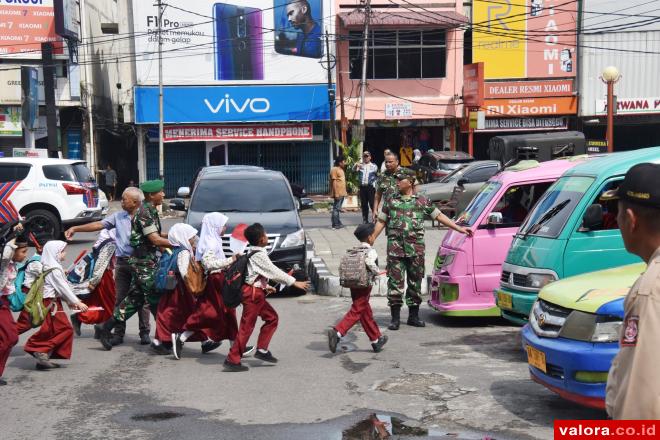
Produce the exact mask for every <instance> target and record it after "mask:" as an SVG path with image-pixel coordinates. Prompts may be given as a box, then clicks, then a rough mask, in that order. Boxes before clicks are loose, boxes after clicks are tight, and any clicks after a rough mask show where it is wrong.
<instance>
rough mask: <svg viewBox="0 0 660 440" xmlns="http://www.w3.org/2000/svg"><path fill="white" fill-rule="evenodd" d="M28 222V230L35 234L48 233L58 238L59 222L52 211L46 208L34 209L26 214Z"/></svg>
mask: <svg viewBox="0 0 660 440" xmlns="http://www.w3.org/2000/svg"><path fill="white" fill-rule="evenodd" d="M26 217H27V220H28V223H29V224H30V232H34V233H37V234H43V233H46V234H49V235H51V236H52V237H53V238H55V239H58V238H60V234H61V233H62V230H61V228H60V222H59V220H58V219H57V217H56V216H55V214H53V213H52V212H50V211H48V210H46V209H35V210H34V211H30V212H28V213H27V215H26Z"/></svg>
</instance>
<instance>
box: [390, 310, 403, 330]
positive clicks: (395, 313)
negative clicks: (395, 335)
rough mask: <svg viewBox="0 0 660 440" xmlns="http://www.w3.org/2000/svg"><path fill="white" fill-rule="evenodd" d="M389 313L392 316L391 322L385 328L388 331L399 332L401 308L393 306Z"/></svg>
mask: <svg viewBox="0 0 660 440" xmlns="http://www.w3.org/2000/svg"><path fill="white" fill-rule="evenodd" d="M390 313H391V314H392V322H390V325H389V326H388V327H387V328H389V329H390V330H399V325H400V323H401V306H394V307H392V308H390Z"/></svg>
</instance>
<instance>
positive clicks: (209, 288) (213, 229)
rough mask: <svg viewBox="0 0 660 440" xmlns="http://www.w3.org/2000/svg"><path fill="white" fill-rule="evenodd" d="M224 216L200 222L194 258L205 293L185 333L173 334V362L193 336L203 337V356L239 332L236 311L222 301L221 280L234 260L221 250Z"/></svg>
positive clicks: (208, 216)
mask: <svg viewBox="0 0 660 440" xmlns="http://www.w3.org/2000/svg"><path fill="white" fill-rule="evenodd" d="M227 220H228V218H227V216H226V215H223V214H220V213H219V212H210V213H208V214H206V215H205V216H204V218H203V219H202V232H201V234H200V238H199V244H198V246H197V253H196V258H197V260H198V261H200V262H201V263H202V267H204V270H206V272H207V273H208V274H209V275H208V279H207V282H206V292H204V294H202V295H201V296H200V297H199V299H198V301H197V306H196V309H195V312H194V313H193V314H192V315H190V316H189V317H188V320H187V321H186V324H185V325H184V327H183V328H184V329H185V331H184V332H183V333H180V334H174V335H172V340H173V341H174V344H173V347H172V349H173V353H174V357H175V358H176V359H180V357H181V349H182V348H183V343H184V342H185V341H187V340H189V338H190V337H192V336H193V335H195V336H196V338H199V336H198V335H200V334H204V335H206V337H208V340H206V341H205V342H203V343H202V353H208V352H210V351H212V350H215V349H216V348H218V347H219V346H220V344H221V342H222V341H223V340H224V339H229V340H230V341H233V340H234V338H235V337H236V334H237V333H238V321H237V320H236V310H235V309H230V308H228V307H225V305H224V303H223V301H222V294H221V291H220V289H221V286H222V282H223V281H224V274H223V272H222V271H223V270H224V269H226V268H228V267H229V266H230V265H231V264H232V263H233V262H234V261H236V257H235V256H233V257H231V258H226V257H225V253H224V251H223V249H222V236H223V235H224V234H225V232H226V229H227V227H226V224H227Z"/></svg>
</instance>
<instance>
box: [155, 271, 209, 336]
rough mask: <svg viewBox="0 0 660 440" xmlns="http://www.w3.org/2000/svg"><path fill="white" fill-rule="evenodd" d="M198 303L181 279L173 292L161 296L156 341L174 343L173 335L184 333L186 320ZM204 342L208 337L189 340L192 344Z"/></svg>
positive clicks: (157, 314) (157, 315)
mask: <svg viewBox="0 0 660 440" xmlns="http://www.w3.org/2000/svg"><path fill="white" fill-rule="evenodd" d="M196 302H197V300H196V299H195V297H194V296H193V295H192V294H190V293H189V292H188V290H187V289H186V288H185V286H184V285H183V281H181V279H179V281H178V282H177V284H176V288H175V289H174V290H173V291H172V292H170V293H164V294H163V295H161V297H160V301H159V302H158V311H157V312H156V339H158V340H159V341H160V342H172V333H182V332H183V330H184V325H185V323H186V320H187V319H188V317H189V316H190V315H192V314H193V312H194V311H195V307H196ZM204 340H206V336H204V335H203V334H195V335H193V336H191V337H190V338H188V341H190V342H193V341H204Z"/></svg>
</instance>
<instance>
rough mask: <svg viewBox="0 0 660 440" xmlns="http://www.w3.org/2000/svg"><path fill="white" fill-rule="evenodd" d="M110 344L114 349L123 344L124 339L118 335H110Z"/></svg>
mask: <svg viewBox="0 0 660 440" xmlns="http://www.w3.org/2000/svg"><path fill="white" fill-rule="evenodd" d="M110 343H111V344H112V346H113V347H116V346H117V345H121V344H123V343H124V337H123V336H119V335H112V336H111V337H110Z"/></svg>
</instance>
